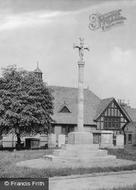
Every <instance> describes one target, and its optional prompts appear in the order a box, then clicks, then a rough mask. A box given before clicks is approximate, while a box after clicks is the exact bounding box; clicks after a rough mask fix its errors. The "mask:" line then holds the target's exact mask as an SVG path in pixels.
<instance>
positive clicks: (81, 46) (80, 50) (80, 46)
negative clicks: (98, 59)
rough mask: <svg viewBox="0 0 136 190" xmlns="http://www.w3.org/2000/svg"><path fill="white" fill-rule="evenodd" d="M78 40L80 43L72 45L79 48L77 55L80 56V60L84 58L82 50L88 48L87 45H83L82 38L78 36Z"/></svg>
mask: <svg viewBox="0 0 136 190" xmlns="http://www.w3.org/2000/svg"><path fill="white" fill-rule="evenodd" d="M79 40H80V44H79V46H78V45H74V48H77V49H78V50H79V57H80V61H83V60H84V50H88V51H89V48H88V47H84V38H79Z"/></svg>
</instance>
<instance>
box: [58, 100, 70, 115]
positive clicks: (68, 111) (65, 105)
mask: <svg viewBox="0 0 136 190" xmlns="http://www.w3.org/2000/svg"><path fill="white" fill-rule="evenodd" d="M59 113H71V111H70V109H69V108H68V105H67V104H66V102H65V101H64V104H63V105H62V106H61V107H60V109H59Z"/></svg>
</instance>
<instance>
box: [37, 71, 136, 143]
mask: <svg viewBox="0 0 136 190" xmlns="http://www.w3.org/2000/svg"><path fill="white" fill-rule="evenodd" d="M35 73H36V75H37V76H38V77H39V78H42V72H41V70H40V69H39V68H38V67H37V69H36V70H35ZM49 88H50V89H52V94H53V96H54V114H53V119H54V121H55V122H54V123H52V132H53V133H55V134H56V135H57V136H58V135H59V134H65V135H66V136H67V135H68V133H69V132H72V131H76V130H77V104H78V99H77V98H78V89H77V88H71V87H61V86H49ZM132 128H133V130H131V129H132ZM84 129H85V131H90V132H93V133H94V134H95V135H94V143H99V141H100V138H99V135H100V131H103V130H108V131H113V144H114V145H116V137H117V135H119V134H122V135H124V143H125V144H126V145H128V144H129V145H130V146H132V145H134V144H136V109H134V108H131V107H130V106H128V105H127V104H125V102H124V101H121V100H120V101H119V102H118V101H116V100H115V98H106V99H100V98H99V97H98V96H96V95H95V94H94V93H93V92H92V91H90V90H89V89H84Z"/></svg>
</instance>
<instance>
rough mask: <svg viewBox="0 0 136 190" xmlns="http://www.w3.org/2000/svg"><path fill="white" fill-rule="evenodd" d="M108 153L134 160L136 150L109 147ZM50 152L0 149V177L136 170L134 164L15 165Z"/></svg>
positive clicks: (135, 158) (50, 175)
mask: <svg viewBox="0 0 136 190" xmlns="http://www.w3.org/2000/svg"><path fill="white" fill-rule="evenodd" d="M108 152H109V154H114V155H116V156H117V158H121V159H129V160H135V161H136V152H132V153H128V152H126V151H124V150H121V149H118V150H117V149H114V150H112V149H109V150H108ZM47 153H48V154H51V153H52V150H23V151H15V152H9V151H0V178H2V177H41V178H42V177H52V176H67V175H72V174H85V173H88V174H89V173H95V172H110V171H114V172H116V171H124V170H134V169H135V170H136V164H133V165H126V166H116V167H103V168H102V167H97V168H96V167H95V168H89V167H87V168H72V167H67V168H59V169H58V168H54V167H52V168H47V169H33V168H27V167H17V166H16V163H17V162H19V161H24V160H31V159H36V158H42V157H43V155H45V154H47Z"/></svg>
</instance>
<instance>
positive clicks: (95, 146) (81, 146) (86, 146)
mask: <svg viewBox="0 0 136 190" xmlns="http://www.w3.org/2000/svg"><path fill="white" fill-rule="evenodd" d="M62 149H64V150H69V149H70V150H84V149H86V150H87V149H89V150H97V149H99V144H76V145H75V144H74V145H71V144H65V145H62Z"/></svg>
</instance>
